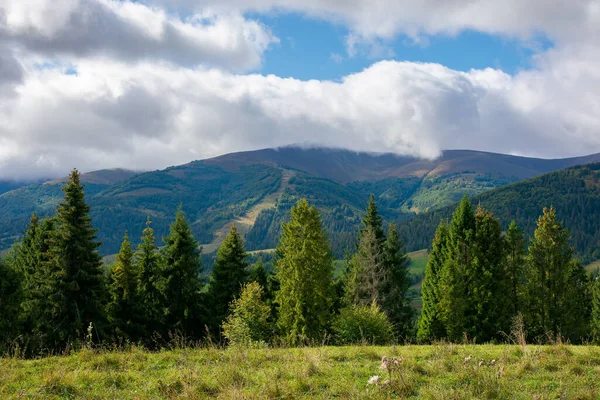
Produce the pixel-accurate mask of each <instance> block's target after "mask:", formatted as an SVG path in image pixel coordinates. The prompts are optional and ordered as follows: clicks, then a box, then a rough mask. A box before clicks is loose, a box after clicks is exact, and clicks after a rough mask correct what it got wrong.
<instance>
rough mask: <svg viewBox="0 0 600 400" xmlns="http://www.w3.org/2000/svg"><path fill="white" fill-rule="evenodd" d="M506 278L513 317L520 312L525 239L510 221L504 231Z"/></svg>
mask: <svg viewBox="0 0 600 400" xmlns="http://www.w3.org/2000/svg"><path fill="white" fill-rule="evenodd" d="M505 243H506V275H507V276H506V278H507V281H508V296H507V297H508V298H509V300H510V305H511V307H512V312H513V315H517V314H518V313H519V312H520V311H521V296H520V292H521V288H522V285H523V271H524V267H525V254H526V250H525V246H526V244H525V238H524V236H523V231H522V230H521V229H519V227H518V226H517V223H516V222H515V221H512V222H511V223H510V225H509V226H508V230H507V231H506V240H505Z"/></svg>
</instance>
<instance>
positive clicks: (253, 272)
mask: <svg viewBox="0 0 600 400" xmlns="http://www.w3.org/2000/svg"><path fill="white" fill-rule="evenodd" d="M248 282H249V283H250V282H256V283H258V284H259V285H260V287H262V288H263V291H266V290H268V289H269V274H268V273H267V269H266V268H265V263H264V262H263V260H262V258H259V259H258V261H256V263H255V264H254V265H252V267H251V268H250V273H249V274H248ZM265 297H268V296H267V295H266V292H265Z"/></svg>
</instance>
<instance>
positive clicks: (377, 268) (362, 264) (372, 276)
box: [346, 225, 387, 306]
mask: <svg viewBox="0 0 600 400" xmlns="http://www.w3.org/2000/svg"><path fill="white" fill-rule="evenodd" d="M384 263H385V254H384V251H383V248H382V246H381V244H380V242H379V240H378V239H377V234H376V232H375V229H374V228H373V226H371V225H367V226H366V227H365V228H364V229H362V231H361V234H360V242H359V244H358V251H357V252H356V254H354V256H353V257H352V259H351V260H350V275H349V278H348V280H347V282H346V298H347V299H349V303H350V304H355V305H367V306H368V305H370V304H372V303H373V302H375V303H377V304H381V300H382V299H381V293H380V292H381V291H382V290H383V285H384V284H385V280H386V278H387V277H386V276H384V274H385V272H386V271H385V265H384Z"/></svg>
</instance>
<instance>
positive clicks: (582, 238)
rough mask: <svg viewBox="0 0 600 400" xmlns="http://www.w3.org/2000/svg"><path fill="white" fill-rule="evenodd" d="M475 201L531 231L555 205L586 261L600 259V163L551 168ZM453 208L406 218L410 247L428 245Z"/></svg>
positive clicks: (402, 228)
mask: <svg viewBox="0 0 600 400" xmlns="http://www.w3.org/2000/svg"><path fill="white" fill-rule="evenodd" d="M472 201H473V203H474V204H475V205H476V204H477V203H479V202H480V203H481V205H482V206H483V207H485V208H486V209H489V210H490V211H492V212H493V213H494V214H495V215H496V216H497V217H498V218H500V220H501V222H502V224H503V225H504V227H506V226H507V225H508V224H509V223H510V221H511V220H513V219H514V220H516V221H517V223H518V225H519V226H520V227H521V228H522V229H523V230H524V231H525V232H526V234H528V235H531V234H532V233H533V231H534V230H535V227H536V221H537V218H538V217H539V215H540V214H541V212H542V209H543V208H544V207H548V206H550V205H553V206H554V207H555V208H556V210H557V214H558V216H559V218H560V219H561V220H562V222H563V223H564V225H565V227H567V228H568V229H569V230H570V231H571V236H572V244H573V246H574V247H575V250H576V252H577V253H578V254H579V255H580V256H581V257H582V259H583V261H584V262H589V261H593V260H596V259H599V258H600V230H599V229H598V227H599V226H600V163H596V164H589V165H585V166H578V167H573V168H568V169H565V170H562V171H556V172H551V173H549V174H546V175H542V176H540V177H537V178H533V179H530V180H527V181H524V182H520V183H515V184H511V185H508V186H505V187H501V188H498V189H495V190H491V191H488V192H485V193H482V194H481V195H478V196H475V197H473V198H472ZM453 209H454V208H453V207H445V208H442V209H439V210H434V211H431V212H428V213H424V214H421V215H417V216H415V217H414V218H413V219H411V220H410V221H405V222H404V223H402V224H401V226H400V227H399V230H400V231H401V232H402V233H403V236H404V238H405V242H406V245H407V248H408V249H410V250H417V249H423V248H428V247H429V246H430V245H431V242H430V241H431V238H432V237H433V236H434V232H435V229H436V227H437V225H438V224H439V222H440V220H441V219H445V218H450V216H451V214H452V211H453Z"/></svg>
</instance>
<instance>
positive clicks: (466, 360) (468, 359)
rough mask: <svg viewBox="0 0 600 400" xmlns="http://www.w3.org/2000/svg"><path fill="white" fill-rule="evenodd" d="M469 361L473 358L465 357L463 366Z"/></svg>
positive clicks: (470, 356)
mask: <svg viewBox="0 0 600 400" xmlns="http://www.w3.org/2000/svg"><path fill="white" fill-rule="evenodd" d="M471 359H473V356H472V355H470V354H469V356H468V357H465V364H466V363H468V362H469V361H471Z"/></svg>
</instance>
